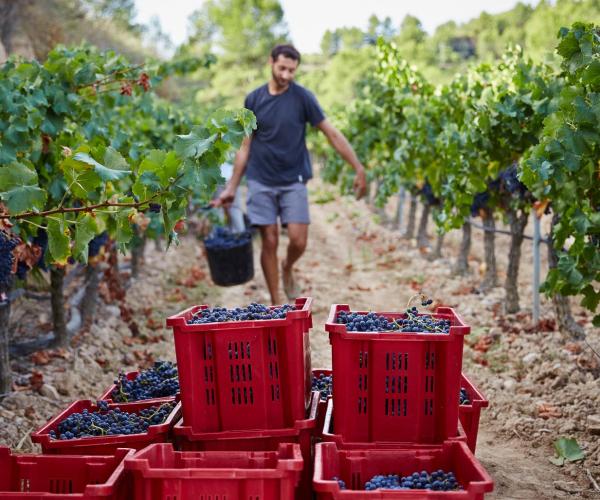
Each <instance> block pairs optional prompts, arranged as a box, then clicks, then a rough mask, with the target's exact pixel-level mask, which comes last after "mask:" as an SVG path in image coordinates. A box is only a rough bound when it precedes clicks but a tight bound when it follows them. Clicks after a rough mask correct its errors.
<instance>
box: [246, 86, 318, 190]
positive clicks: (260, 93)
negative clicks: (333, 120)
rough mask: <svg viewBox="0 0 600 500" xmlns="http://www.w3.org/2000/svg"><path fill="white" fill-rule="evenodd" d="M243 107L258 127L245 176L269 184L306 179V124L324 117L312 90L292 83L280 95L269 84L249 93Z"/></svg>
mask: <svg viewBox="0 0 600 500" xmlns="http://www.w3.org/2000/svg"><path fill="white" fill-rule="evenodd" d="M244 107H246V108H248V109H250V110H251V111H252V112H253V113H254V114H255V115H256V121H257V123H258V127H257V129H256V130H255V131H254V135H253V136H252V142H251V144H250V157H249V158H248V164H247V165H246V175H247V176H248V179H250V180H254V181H258V182H260V183H262V184H266V185H269V186H280V185H284V184H291V183H294V182H306V181H308V179H310V178H311V177H312V167H311V164H310V158H309V155H308V150H307V149H306V140H305V136H306V124H307V123H310V124H311V125H313V126H314V125H317V124H318V123H320V122H321V121H323V120H324V119H325V115H324V114H323V110H322V109H321V106H319V103H318V102H317V99H316V97H315V96H314V95H313V94H312V92H310V91H308V90H306V89H305V88H304V87H302V86H300V85H298V84H296V83H294V82H291V83H290V86H289V87H288V89H287V90H286V91H285V92H283V93H282V94H278V95H271V94H269V88H268V85H267V84H265V85H263V86H261V87H258V88H257V89H256V90H253V91H252V92H250V94H248V96H247V97H246V100H245V101H244Z"/></svg>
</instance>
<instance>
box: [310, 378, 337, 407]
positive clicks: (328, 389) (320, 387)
mask: <svg viewBox="0 0 600 500" xmlns="http://www.w3.org/2000/svg"><path fill="white" fill-rule="evenodd" d="M312 390H313V391H319V392H320V393H321V398H320V399H321V401H327V398H328V397H329V396H331V395H332V394H333V375H325V374H324V373H321V374H320V375H319V376H318V377H315V376H313V378H312Z"/></svg>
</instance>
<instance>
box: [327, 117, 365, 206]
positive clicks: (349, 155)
mask: <svg viewBox="0 0 600 500" xmlns="http://www.w3.org/2000/svg"><path fill="white" fill-rule="evenodd" d="M317 128H318V129H319V130H321V132H323V133H324V134H325V137H327V140H328V141H329V144H331V145H332V146H333V148H334V149H335V150H336V151H337V152H338V153H339V155H340V156H341V157H342V158H343V159H344V160H346V162H348V164H349V165H350V166H351V167H352V168H353V169H354V170H355V171H356V178H355V179H354V192H355V193H356V197H357V198H362V197H363V196H364V194H365V193H366V191H367V179H366V174H365V167H363V164H362V163H361V162H360V160H359V159H358V157H357V156H356V153H355V152H354V149H353V148H352V146H351V145H350V143H349V142H348V139H346V137H345V136H344V134H342V133H341V132H340V131H339V130H338V129H337V128H335V127H334V126H333V125H332V124H331V123H330V122H329V121H328V120H323V121H322V122H320V123H318V124H317Z"/></svg>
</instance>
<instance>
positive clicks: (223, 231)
mask: <svg viewBox="0 0 600 500" xmlns="http://www.w3.org/2000/svg"><path fill="white" fill-rule="evenodd" d="M251 240H252V233H251V232H250V231H244V232H242V233H233V232H231V231H230V230H229V229H227V228H224V227H217V228H215V230H214V231H213V232H212V234H211V236H210V237H209V238H206V239H205V240H204V246H205V247H206V248H209V249H214V250H228V249H230V248H238V247H241V246H244V245H247V244H248V243H249V242H250V241H251Z"/></svg>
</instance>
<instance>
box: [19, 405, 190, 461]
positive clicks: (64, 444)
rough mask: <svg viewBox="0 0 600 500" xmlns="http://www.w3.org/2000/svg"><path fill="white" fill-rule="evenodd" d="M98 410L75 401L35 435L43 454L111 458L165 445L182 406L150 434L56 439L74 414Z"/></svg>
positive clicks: (132, 408) (125, 407)
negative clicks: (130, 450)
mask: <svg viewBox="0 0 600 500" xmlns="http://www.w3.org/2000/svg"><path fill="white" fill-rule="evenodd" d="M109 406H110V408H121V410H123V411H128V412H138V411H141V410H144V409H146V408H149V407H151V406H155V404H154V403H149V402H146V401H142V402H137V403H126V404H112V405H109ZM97 409H98V408H97V406H96V405H95V404H94V403H93V402H92V401H87V400H81V401H75V402H74V403H72V404H71V406H69V407H68V408H67V409H66V410H64V411H63V412H61V413H60V414H58V415H57V416H55V417H54V418H53V419H52V420H50V421H49V422H48V423H47V424H46V425H44V426H43V427H42V428H41V429H39V430H38V431H36V432H34V433H32V434H31V440H32V441H33V442H34V443H39V444H41V445H42V452H43V453H46V454H58V455H110V454H113V453H115V451H116V449H117V448H133V449H135V450H139V449H141V448H145V447H146V446H148V445H150V444H153V443H164V442H166V441H168V440H169V433H170V431H171V428H172V427H173V425H174V424H175V422H177V420H178V419H179V417H180V415H181V403H178V404H177V405H176V406H175V408H174V409H173V411H172V412H171V414H170V415H169V416H168V417H167V420H166V421H165V422H164V423H162V424H160V425H151V426H149V427H148V430H147V432H145V433H143V434H142V433H140V434H116V435H110V436H94V437H88V438H77V439H64V440H63V439H52V438H51V437H50V431H52V430H56V429H57V427H58V424H59V423H60V422H62V421H63V420H64V419H65V418H67V417H68V416H69V415H71V414H73V413H80V412H82V411H83V410H88V411H96V410H97Z"/></svg>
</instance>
